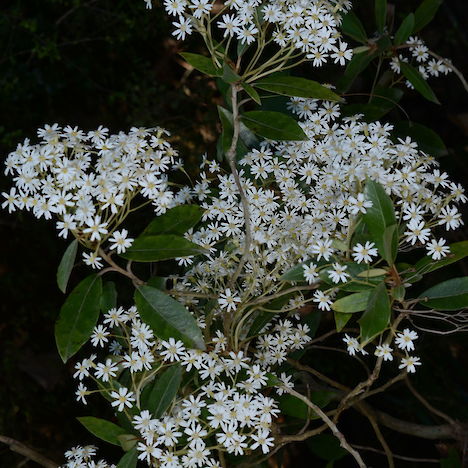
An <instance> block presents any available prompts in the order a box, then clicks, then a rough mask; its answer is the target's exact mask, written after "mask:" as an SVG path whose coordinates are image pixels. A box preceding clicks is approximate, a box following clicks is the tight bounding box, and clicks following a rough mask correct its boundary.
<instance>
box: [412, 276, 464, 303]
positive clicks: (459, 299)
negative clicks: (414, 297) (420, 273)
mask: <svg viewBox="0 0 468 468" xmlns="http://www.w3.org/2000/svg"><path fill="white" fill-rule="evenodd" d="M419 298H420V299H419V302H420V303H421V304H422V305H423V306H425V307H429V308H430V309H438V310H460V309H464V308H465V307H468V276H463V277H461V278H452V279H449V280H447V281H443V282H442V283H439V284H436V285H435V286H433V287H432V288H429V289H427V290H426V291H424V292H423V293H422V294H421V295H420V296H419Z"/></svg>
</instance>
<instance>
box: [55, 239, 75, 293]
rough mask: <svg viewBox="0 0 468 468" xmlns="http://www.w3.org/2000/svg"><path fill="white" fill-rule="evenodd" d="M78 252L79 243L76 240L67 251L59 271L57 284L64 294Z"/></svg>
mask: <svg viewBox="0 0 468 468" xmlns="http://www.w3.org/2000/svg"><path fill="white" fill-rule="evenodd" d="M77 251H78V241H77V240H76V239H75V240H74V241H73V242H72V243H71V244H70V245H69V246H68V247H67V250H65V253H64V254H63V257H62V260H60V265H59V266H58V269H57V284H58V287H59V289H60V291H62V292H63V293H65V291H66V290H67V284H68V280H69V278H70V273H71V272H72V270H73V265H74V264H75V259H76V252H77Z"/></svg>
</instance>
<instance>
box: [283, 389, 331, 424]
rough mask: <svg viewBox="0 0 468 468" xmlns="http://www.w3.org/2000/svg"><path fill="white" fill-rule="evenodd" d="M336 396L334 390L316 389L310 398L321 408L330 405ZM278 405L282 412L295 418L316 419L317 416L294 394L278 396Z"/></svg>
mask: <svg viewBox="0 0 468 468" xmlns="http://www.w3.org/2000/svg"><path fill="white" fill-rule="evenodd" d="M333 396H334V392H330V391H326V390H325V391H314V392H311V395H310V400H311V401H312V402H313V403H315V404H316V405H317V406H319V407H320V408H323V407H324V406H326V405H328V403H329V402H330V401H331V399H332V398H333ZM278 406H279V408H280V409H281V413H283V414H287V415H288V416H292V417H294V418H299V419H315V418H317V416H316V415H315V414H314V412H313V411H312V410H311V409H310V408H309V407H308V406H307V405H306V404H305V403H304V402H303V401H302V400H299V398H297V397H295V396H294V395H289V394H285V395H281V396H280V397H279V398H278Z"/></svg>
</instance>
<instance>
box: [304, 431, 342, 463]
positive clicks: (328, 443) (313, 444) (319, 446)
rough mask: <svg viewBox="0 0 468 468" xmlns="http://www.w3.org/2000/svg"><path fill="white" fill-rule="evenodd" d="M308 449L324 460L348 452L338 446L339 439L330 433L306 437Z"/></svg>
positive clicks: (337, 457) (332, 459)
mask: <svg viewBox="0 0 468 468" xmlns="http://www.w3.org/2000/svg"><path fill="white" fill-rule="evenodd" d="M307 446H308V447H309V449H310V451H311V452H312V453H313V454H315V455H317V456H318V457H320V458H322V459H323V460H326V461H334V460H339V459H340V458H343V457H344V456H345V455H346V454H347V453H348V452H347V451H346V450H344V449H343V448H341V447H340V441H339V440H338V439H337V438H336V437H334V436H332V435H331V434H318V435H316V436H314V437H311V438H310V439H307Z"/></svg>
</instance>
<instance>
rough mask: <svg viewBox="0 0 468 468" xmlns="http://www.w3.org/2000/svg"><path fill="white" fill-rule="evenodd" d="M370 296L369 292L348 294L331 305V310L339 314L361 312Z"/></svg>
mask: <svg viewBox="0 0 468 468" xmlns="http://www.w3.org/2000/svg"><path fill="white" fill-rule="evenodd" d="M370 295H371V291H362V292H357V293H354V294H349V295H347V296H345V297H342V298H341V299H338V300H337V301H335V302H334V303H333V304H332V306H331V308H332V309H333V310H334V311H335V312H341V313H346V314H352V313H354V312H361V311H363V310H366V307H367V303H368V302H369V298H370Z"/></svg>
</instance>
